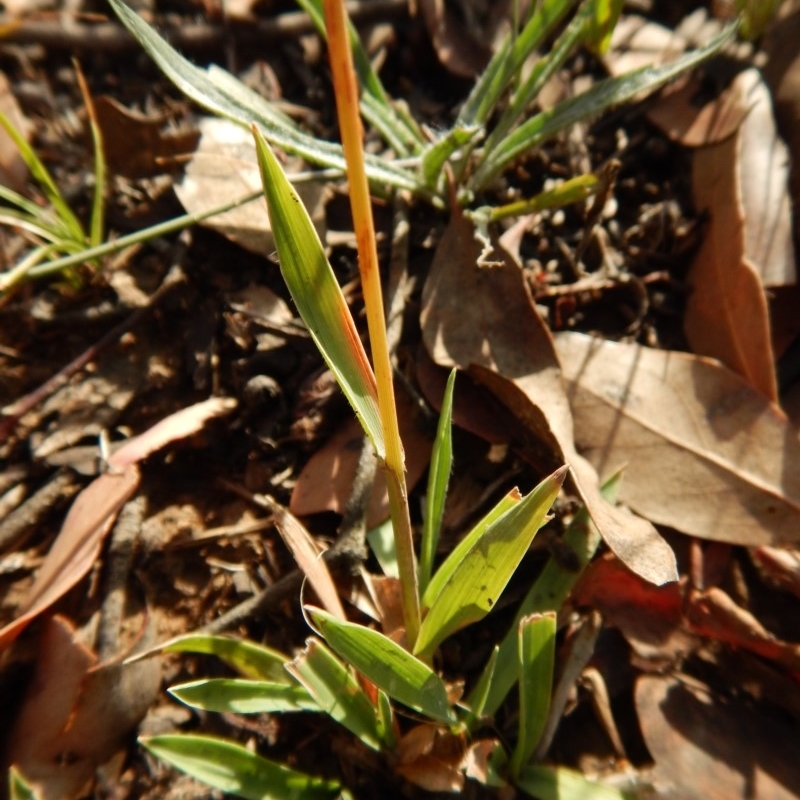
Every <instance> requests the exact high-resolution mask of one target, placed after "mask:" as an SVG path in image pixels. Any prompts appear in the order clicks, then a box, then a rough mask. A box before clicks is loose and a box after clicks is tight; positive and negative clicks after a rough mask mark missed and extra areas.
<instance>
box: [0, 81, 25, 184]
mask: <svg viewBox="0 0 800 800" xmlns="http://www.w3.org/2000/svg"><path fill="white" fill-rule="evenodd" d="M0 111H2V112H3V113H4V114H5V115H6V117H7V118H8V120H9V122H10V123H11V124H12V125H13V126H14V127H15V128H16V129H17V132H18V133H19V134H20V135H21V136H22V138H23V139H25V140H26V141H27V140H28V139H30V134H31V129H32V128H33V126H32V125H31V122H30V120H29V119H28V118H27V117H26V116H25V115H24V114H23V113H22V109H21V108H20V107H19V103H18V102H17V98H16V97H14V94H13V93H12V91H11V84H10V83H9V81H8V78H7V77H6V76H5V75H4V74H3V73H0ZM27 177H28V167H27V166H26V165H25V161H24V160H23V158H22V156H21V155H20V153H19V150H18V149H17V145H16V144H15V143H14V140H13V139H12V138H11V137H10V136H9V135H8V134H7V133H6V132H5V130H0V185H2V186H7V187H8V188H9V189H13V190H14V191H16V192H24V191H25V181H26V180H27Z"/></svg>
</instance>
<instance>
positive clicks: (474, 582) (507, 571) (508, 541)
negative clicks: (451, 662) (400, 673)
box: [414, 467, 567, 656]
mask: <svg viewBox="0 0 800 800" xmlns="http://www.w3.org/2000/svg"><path fill="white" fill-rule="evenodd" d="M566 472H567V468H566V467H561V468H560V469H558V470H556V471H555V472H554V473H553V474H552V475H550V476H549V477H547V478H545V479H544V480H543V481H542V482H541V483H540V484H539V485H538V486H537V487H536V488H535V489H534V490H533V491H532V492H530V494H528V496H527V497H525V498H523V499H522V500H521V501H520V502H519V503H517V504H516V505H515V506H514V508H512V509H511V510H510V511H508V512H507V513H506V514H504V515H503V516H502V517H500V519H498V520H497V521H496V522H495V523H494V524H493V525H490V526H489V528H487V529H486V531H485V532H484V534H483V536H481V537H480V539H478V540H477V541H476V542H474V544H473V545H472V547H471V548H470V550H469V552H467V553H466V554H465V555H464V557H463V559H461V560H460V562H459V563H458V564H457V565H456V566H455V568H454V569H453V568H450V569H449V572H450V577H449V578H448V580H447V582H446V583H445V584H444V586H443V587H442V588H441V591H440V592H439V593H438V595H436V597H435V598H434V599H433V602H432V605H431V606H430V611H428V614H427V616H426V617H425V619H424V620H423V622H422V625H421V627H420V632H419V637H418V639H417V642H416V645H415V647H414V652H415V653H417V654H422V655H423V656H427V655H429V654H430V653H432V652H433V650H434V649H435V648H436V647H437V646H438V645H439V643H440V642H441V641H442V640H443V639H445V638H447V637H448V636H449V635H450V634H452V633H454V632H455V631H457V630H459V629H460V628H463V627H464V626H466V625H470V624H471V623H473V622H477V621H478V620H479V619H483V617H485V616H486V615H487V614H488V613H489V612H490V611H491V610H492V607H493V606H494V604H495V603H496V602H497V600H498V598H499V597H500V595H501V594H502V592H503V589H505V587H506V584H507V583H508V581H509V580H510V579H511V576H512V575H513V574H514V570H516V568H517V566H518V565H519V562H520V561H522V557H523V556H524V555H525V553H526V552H527V550H528V547H529V546H530V544H531V542H532V541H533V537H534V536H535V535H536V532H537V531H538V530H539V528H541V526H542V525H543V524H544V523H545V522H546V520H547V512H548V511H549V510H550V506H551V505H552V504H553V502H554V500H555V499H556V497H557V496H558V492H559V490H560V489H561V484H562V483H563V482H564V476H565V475H566ZM451 557H452V556H451ZM449 560H450V559H448V561H449ZM447 563H448V562H447V561H446V562H445V564H447ZM431 583H433V582H431ZM429 588H430V587H429Z"/></svg>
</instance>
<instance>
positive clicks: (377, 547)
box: [367, 518, 400, 578]
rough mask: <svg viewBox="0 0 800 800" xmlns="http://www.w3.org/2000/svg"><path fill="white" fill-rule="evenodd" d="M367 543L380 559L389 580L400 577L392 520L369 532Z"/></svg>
mask: <svg viewBox="0 0 800 800" xmlns="http://www.w3.org/2000/svg"><path fill="white" fill-rule="evenodd" d="M367 542H368V543H369V546H370V549H371V550H372V552H373V554H374V555H375V558H377V559H378V564H380V566H381V570H382V571H383V574H384V575H386V577H388V578H397V577H399V575H400V570H399V569H398V566H397V553H396V552H395V549H394V529H393V528H392V520H391V518H390V519H387V520H385V521H384V522H382V523H381V524H380V525H376V526H375V527H374V528H373V529H372V530H371V531H369V533H367Z"/></svg>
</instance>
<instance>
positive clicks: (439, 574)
mask: <svg viewBox="0 0 800 800" xmlns="http://www.w3.org/2000/svg"><path fill="white" fill-rule="evenodd" d="M521 499H522V498H521V496H520V493H519V491H518V490H517V489H512V490H511V491H510V492H509V493H508V494H506V495H505V496H503V497H501V498H500V500H499V501H498V502H497V504H496V505H495V506H494V507H493V508H492V509H491V510H490V511H489V512H488V513H487V514H486V515H485V516H484V517H483V518H482V519H481V520H479V522H478V523H477V524H476V525H475V527H474V528H473V529H472V530H471V531H470V532H469V533H468V534H467V535H466V536H465V537H464V538H463V539H462V540H461V541H460V542H459V543H458V544H457V545H456V546H455V547H454V548H453V549H452V550H451V551H450V555H449V556H447V558H446V559H445V561H444V563H442V564H441V565H440V567H439V569H438V570H436V574H435V575H434V576H433V578H431V581H430V583H429V584H428V588H427V589H426V590H425V594H424V596H423V598H422V608H423V609H427V608H430V607H431V606H432V605H433V602H434V600H436V598H437V597H438V596H439V594H440V593H441V591H442V589H443V588H444V587H445V586H446V585H447V583H449V582H450V581H451V580H452V577H453V574H454V573H455V571H456V570H457V569H458V568H459V566H460V565H461V563H462V562H463V560H464V558H465V557H466V555H467V553H469V552H470V550H472V549H473V547H475V543H476V542H477V541H478V540H479V539H480V538H481V537H482V536H483V535H484V533H486V531H487V529H488V528H489V527H491V526H492V525H494V523H495V522H497V520H499V519H500V517H502V516H503V515H504V514H506V513H507V512H508V511H510V510H511V509H512V508H514V506H515V505H516V504H517V503H519V502H520V500H521Z"/></svg>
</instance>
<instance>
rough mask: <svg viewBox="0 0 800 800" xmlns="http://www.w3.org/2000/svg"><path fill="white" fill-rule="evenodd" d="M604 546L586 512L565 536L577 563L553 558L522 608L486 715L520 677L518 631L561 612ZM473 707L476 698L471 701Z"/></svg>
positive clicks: (606, 491) (613, 487)
mask: <svg viewBox="0 0 800 800" xmlns="http://www.w3.org/2000/svg"><path fill="white" fill-rule="evenodd" d="M620 477H621V473H616V474H615V475H613V476H612V477H611V478H609V479H608V480H607V481H606V482H605V483H604V484H603V485H602V486H601V487H600V491H601V493H602V495H603V497H605V498H606V500H608V501H609V502H612V503H613V502H614V501H615V499H616V495H617V489H618V487H619V482H620ZM599 544H600V533H599V531H598V530H597V528H596V527H595V526H594V524H593V523H592V521H591V519H590V518H589V515H588V513H587V512H586V509H585V508H582V509H581V510H580V511H579V512H578V513H577V514H576V515H575V517H574V518H573V520H572V522H571V523H570V524H569V526H568V528H567V530H566V531H565V532H564V538H563V545H564V552H568V553H571V554H572V557H573V559H574V560H572V559H571V560H570V561H569V562H568V563H566V564H565V563H562V561H560V560H559V559H556V558H554V557H551V558H550V560H549V561H548V562H547V564H545V566H544V569H543V570H542V572H541V574H540V575H539V577H538V578H537V579H536V581H535V582H534V584H533V586H531V588H530V590H529V591H528V594H527V595H525V599H524V600H523V601H522V603H521V604H520V607H519V610H518V611H517V615H516V617H515V618H514V622H513V624H512V625H511V627H510V628H509V630H508V633H507V634H506V636H505V638H504V639H503V641H502V643H501V644H500V652H499V655H498V659H497V665H496V667H495V670H494V674H493V676H492V679H491V686H490V688H489V695H488V697H487V698H486V700H485V704H484V713H486V714H487V715H488V716H491V715H493V714H494V713H495V712H496V711H497V709H498V708H500V706H501V705H502V703H503V701H504V700H505V699H506V695H507V694H508V693H509V692H510V691H511V689H512V687H513V686H514V684H515V683H516V682H517V678H518V677H519V662H518V659H517V630H518V628H519V623H520V621H521V620H522V618H523V617H525V616H528V615H529V614H534V613H537V612H538V613H541V612H545V611H558V609H559V608H561V606H562V604H563V603H564V601H565V600H566V599H567V595H569V593H570V592H571V591H572V587H573V586H574V585H575V583H576V582H577V580H578V578H580V576H581V575H582V574H583V570H584V569H585V568H586V565H587V564H588V563H589V561H591V559H592V556H593V555H594V553H595V551H596V550H597V546H598V545H599ZM467 702H468V704H471V703H472V698H470V699H469V700H468V701H467Z"/></svg>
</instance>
